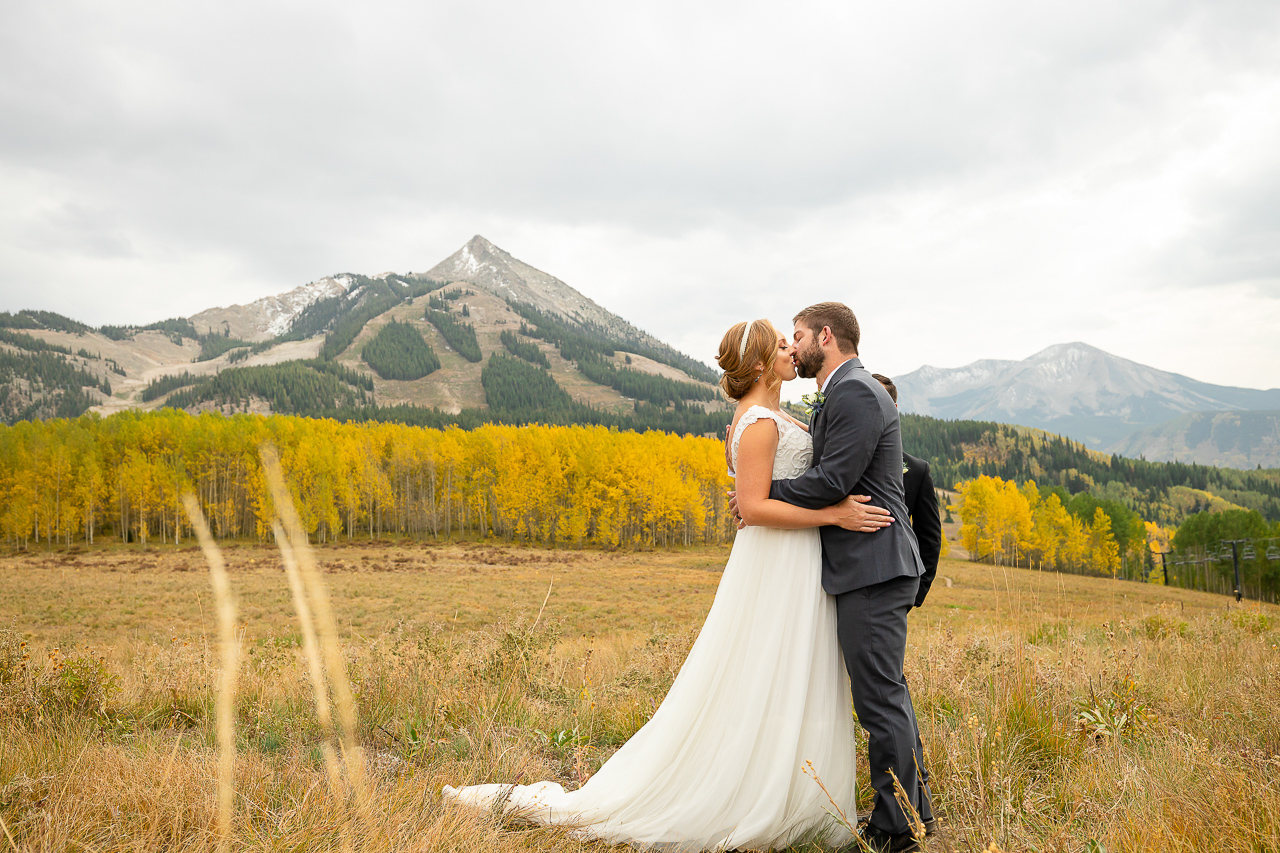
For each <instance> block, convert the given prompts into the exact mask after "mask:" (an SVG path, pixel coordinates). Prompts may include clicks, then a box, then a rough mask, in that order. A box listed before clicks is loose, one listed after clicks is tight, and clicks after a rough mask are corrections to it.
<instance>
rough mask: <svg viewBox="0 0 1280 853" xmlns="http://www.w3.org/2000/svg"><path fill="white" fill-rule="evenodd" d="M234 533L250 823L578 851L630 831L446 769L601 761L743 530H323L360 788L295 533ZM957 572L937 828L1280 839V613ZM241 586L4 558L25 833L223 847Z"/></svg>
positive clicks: (81, 841)
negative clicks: (221, 746)
mask: <svg viewBox="0 0 1280 853" xmlns="http://www.w3.org/2000/svg"><path fill="white" fill-rule="evenodd" d="M225 554H226V558H227V564H228V569H229V572H230V580H231V585H232V589H233V592H234V594H235V597H236V599H237V602H238V605H239V623H238V630H239V635H240V638H241V648H242V650H243V652H242V655H243V665H242V666H241V668H240V677H239V688H238V690H237V692H236V694H235V711H236V715H235V716H236V743H237V750H236V781H235V799H234V809H235V811H234V819H233V823H232V830H231V837H230V839H229V844H228V847H229V849H255V850H257V849H261V850H290V851H293V850H330V849H332V850H361V851H365V850H370V851H373V850H465V851H471V850H474V851H516V850H522V851H529V850H554V851H572V850H604V849H608V848H605V847H603V846H601V845H593V844H586V843H583V842H579V841H576V840H574V839H572V838H570V837H568V836H566V835H565V834H564V833H563V832H560V831H556V830H549V829H543V828H529V827H524V826H518V825H512V824H509V823H504V822H503V821H501V820H498V819H495V818H494V817H493V816H491V815H487V814H478V813H472V812H469V811H467V810H459V809H454V808H446V807H444V806H443V805H442V804H441V801H440V796H439V791H440V788H441V786H442V785H444V784H446V783H452V784H458V783H471V782H481V781H525V782H528V781H533V780H537V779H543V778H555V779H559V780H562V781H563V782H564V783H565V784H566V785H568V786H576V785H578V784H580V783H581V781H582V780H583V779H584V778H586V777H587V776H588V775H589V774H590V773H591V772H593V771H594V769H595V768H596V767H598V766H599V764H600V763H601V762H602V761H603V760H605V759H606V758H607V757H608V756H609V755H610V754H611V753H612V751H613V750H614V749H616V748H617V745H618V744H620V743H622V742H623V741H625V740H626V738H627V737H628V736H629V735H630V734H631V733H632V732H634V731H635V730H636V729H637V728H638V727H639V726H640V725H642V724H643V723H644V721H645V720H647V719H648V717H649V716H650V715H651V714H652V712H653V709H654V708H655V707H656V705H657V703H658V702H660V701H661V699H662V696H663V695H664V694H665V691H666V689H667V687H668V686H669V685H670V683H671V680H672V678H673V677H674V674H675V672H676V671H677V670H678V668H679V665H680V662H681V661H682V660H683V657H684V655H685V653H686V651H687V649H688V647H689V644H690V643H691V642H692V640H693V638H694V637H695V636H696V632H697V629H698V626H699V624H700V622H701V620H702V617H703V615H704V614H705V612H706V610H707V608H708V606H709V605H710V602H711V600H712V597H713V595H714V592H715V587H716V584H717V582H718V580H719V569H720V567H721V566H722V565H723V563H724V560H725V557H726V555H727V549H720V548H696V549H689V550H671V551H650V552H619V553H604V552H599V551H580V552H578V551H548V550H534V549H520V548H514V547H508V546H503V545H489V544H484V543H464V544H450V545H423V544H421V543H408V542H404V543H390V542H370V543H350V544H343V545H339V546H333V547H326V548H322V549H320V550H319V551H318V558H319V562H320V565H321V567H322V569H323V570H324V572H323V577H324V579H325V581H326V583H327V584H328V587H329V589H330V591H331V594H332V600H333V603H334V609H335V615H336V618H337V621H338V626H339V633H340V635H341V637H342V641H343V654H344V657H345V661H346V668H347V671H348V672H349V674H350V679H351V684H352V688H353V691H354V696H355V706H356V710H357V713H358V728H357V733H358V735H357V736H358V740H359V742H360V744H361V746H362V748H363V752H362V755H363V758H362V762H361V765H360V766H361V767H362V768H363V771H362V773H363V779H364V782H363V783H361V784H354V783H355V782H358V781H359V779H358V777H359V775H360V774H357V775H356V776H352V777H351V779H352V780H353V787H352V788H348V786H347V782H344V781H343V779H341V778H332V777H331V776H330V775H329V772H328V770H327V769H326V768H327V766H328V765H327V763H326V758H325V755H326V751H325V749H324V748H323V744H325V743H327V738H328V735H329V732H327V731H326V730H325V728H324V727H322V726H321V725H320V723H319V722H318V720H317V715H316V710H315V703H314V699H313V694H312V691H311V687H310V685H309V683H308V680H307V667H306V662H305V660H304V657H303V654H302V651H301V648H300V645H301V641H300V634H299V628H298V623H297V620H296V617H295V615H294V611H293V607H292V605H291V603H290V601H291V600H290V595H289V591H288V587H287V585H286V581H285V576H284V573H283V571H282V569H281V566H280V558H279V554H278V552H277V551H276V549H275V548H274V547H267V546H258V545H246V544H239V545H231V546H229V547H227V548H226V550H225ZM940 576H943V577H945V578H946V579H949V581H950V585H948V583H947V580H944V579H943V577H940V578H939V580H938V582H937V584H936V585H935V588H934V592H933V593H932V595H931V597H930V600H929V602H928V603H927V604H926V606H925V607H924V608H922V609H921V610H919V611H917V612H916V613H915V614H913V616H912V637H911V648H910V651H909V655H908V678H909V679H910V681H911V684H912V689H913V693H914V695H915V697H916V705H917V710H918V712H919V715H920V718H921V725H922V728H923V730H924V739H925V743H926V750H927V752H928V762H929V765H930V769H931V771H932V775H933V784H934V792H935V796H936V799H937V805H938V807H939V810H940V812H941V815H942V817H943V821H944V824H945V826H946V827H947V831H946V832H945V833H944V834H943V835H942V836H941V837H940V838H938V839H937V840H936V841H934V842H932V843H930V844H929V845H928V848H929V849H932V850H965V851H984V850H989V849H993V847H992V845H994V849H1000V850H1007V851H1015V850H1019V851H1020V850H1046V851H1101V850H1107V851H1121V850H1186V851H1198V850H1230V851H1246V850H1248V851H1255V850H1280V786H1278V784H1277V782H1276V781H1275V780H1276V779H1277V778H1280V704H1278V703H1277V701H1276V699H1277V696H1278V695H1280V652H1278V651H1277V649H1276V645H1277V643H1278V642H1280V630H1277V624H1280V613H1278V612H1277V611H1276V610H1275V609H1273V608H1266V607H1264V608H1261V609H1260V608H1258V607H1256V606H1237V605H1236V604H1235V603H1234V602H1233V601H1232V602H1229V601H1228V600H1227V599H1224V598H1222V597H1217V596H1209V595H1204V594H1198V593H1192V592H1186V591H1181V590H1166V589H1163V588H1161V587H1155V586H1151V587H1145V586H1139V585H1136V584H1130V583H1125V582H1115V581H1109V580H1099V579H1091V578H1081V577H1076V576H1069V575H1055V574H1040V573H1036V572H1029V571H1025V570H1017V569H1000V568H992V567H990V566H982V565H975V564H969V563H962V562H957V561H944V564H943V567H942V569H941V571H940ZM548 589H550V595H548ZM544 601H545V608H543V602H544ZM214 612H215V608H214V603H213V600H212V594H211V588H210V585H209V574H208V572H207V570H206V567H205V563H204V560H203V558H202V556H201V554H200V552H199V551H197V550H194V549H188V548H186V547H183V548H181V549H174V548H172V547H170V548H153V549H152V550H149V551H141V550H137V549H135V548H132V547H130V548H127V549H126V548H123V547H106V548H101V549H93V550H87V551H77V552H48V553H40V552H33V553H30V554H16V555H10V556H5V557H0V818H2V819H3V827H2V829H3V833H0V836H2V837H0V849H14V850H22V851H27V850H32V851H54V850H58V851H62V850H102V851H106V850H139V851H141V850H212V849H217V848H218V845H219V836H218V833H217V831H216V826H217V823H216V821H217V813H218V797H217V793H218V788H217V781H216V780H217V766H218V754H217V732H216V726H215V713H214V707H215V698H216V685H217V682H218V673H219V667H218V647H217V642H216V639H217V627H216V622H215V617H214ZM360 792H363V794H362V795H360ZM805 849H808V848H805Z"/></svg>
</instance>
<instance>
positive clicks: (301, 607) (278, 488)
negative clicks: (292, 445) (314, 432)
mask: <svg viewBox="0 0 1280 853" xmlns="http://www.w3.org/2000/svg"><path fill="white" fill-rule="evenodd" d="M259 452H260V455H261V457H262V470H263V473H264V474H266V477H267V484H268V486H269V487H270V488H271V499H272V502H273V503H274V504H275V512H276V517H277V518H278V519H279V522H276V521H275V520H273V522H272V525H273V530H274V531H275V532H276V542H277V544H278V545H279V547H280V554H281V557H282V559H283V560H284V563H285V572H286V574H290V575H292V574H296V575H297V577H298V578H299V579H300V581H301V587H302V589H301V590H299V589H298V586H299V584H297V583H296V582H295V581H294V579H293V577H290V581H289V584H290V591H291V592H292V593H293V600H294V606H295V607H297V609H298V618H299V620H301V622H302V623H303V628H302V631H303V639H304V642H306V639H307V636H308V634H310V635H311V641H310V645H311V648H312V651H311V652H310V653H309V660H308V662H309V671H310V673H311V678H312V684H313V685H314V687H315V694H316V712H317V714H318V715H319V716H320V717H321V724H322V725H325V726H326V727H327V726H328V719H327V718H328V716H329V705H328V702H327V700H326V699H325V690H324V685H325V683H326V681H325V679H324V677H323V674H319V673H318V672H317V670H318V669H319V667H318V662H317V660H316V655H315V651H314V649H315V640H316V638H317V637H318V639H319V645H320V649H321V652H322V654H323V658H324V664H325V668H326V669H327V670H328V673H327V674H328V680H327V683H328V685H329V687H330V689H331V690H332V691H333V698H334V704H335V705H336V706H337V710H338V733H339V738H340V741H339V743H340V744H341V748H342V761H343V765H344V767H345V768H346V771H347V781H348V782H349V784H350V785H351V788H352V791H353V793H354V794H355V798H356V807H357V809H359V811H360V813H361V815H362V816H363V817H364V818H365V819H366V821H365V822H366V824H367V823H368V817H369V815H368V808H369V795H368V791H367V788H366V784H365V778H364V755H363V752H362V750H361V749H360V746H359V744H358V743H357V742H356V703H355V697H354V695H353V694H352V692H351V682H350V681H349V680H348V678H347V665H346V661H345V660H343V657H342V649H341V647H340V646H339V644H338V623H337V620H336V619H334V616H333V607H332V605H331V604H330V602H329V589H328V587H327V586H325V583H324V580H323V579H322V578H321V577H320V570H319V568H318V567H317V565H316V557H315V552H313V551H312V550H311V543H310V542H309V541H308V539H307V534H306V528H304V527H303V525H302V520H301V519H300V518H299V517H298V512H297V510H296V509H295V508H294V505H293V498H292V496H291V495H290V494H289V488H288V486H287V485H285V479H284V472H283V471H282V470H281V469H280V455H279V453H278V452H277V451H276V449H275V447H273V446H272V445H270V444H264V445H262V447H261V449H260V451H259ZM282 533H283V534H284V535H283V536H282V535H281V534H282ZM291 567H292V568H291ZM312 619H314V622H315V624H314V626H311V627H309V626H308V622H310V621H311V620H312ZM326 763H327V765H328V766H329V770H330V779H331V781H332V778H333V762H332V758H331V756H326Z"/></svg>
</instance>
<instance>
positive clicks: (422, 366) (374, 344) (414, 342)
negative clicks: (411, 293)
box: [361, 320, 440, 380]
mask: <svg viewBox="0 0 1280 853" xmlns="http://www.w3.org/2000/svg"><path fill="white" fill-rule="evenodd" d="M361 358H363V359H364V361H365V364H368V365H369V366H370V367H372V368H373V369H374V371H375V372H376V373H377V374H378V375H379V376H381V377H382V378H383V379H404V380H414V379H421V378H422V377H424V376H426V375H427V374H429V373H431V372H433V371H436V370H439V369H440V358H439V357H438V356H437V355H436V354H435V351H434V350H433V349H431V345H430V344H428V343H427V342H426V340H425V339H423V337H422V333H421V332H419V331H418V330H417V329H415V328H414V327H413V326H412V325H410V324H408V323H397V322H396V321H395V320H392V321H391V322H390V323H387V324H386V325H385V326H383V327H382V328H381V329H379V330H378V334H376V335H374V337H373V340H371V341H369V342H368V343H367V344H365V345H364V350H363V352H362V353H361Z"/></svg>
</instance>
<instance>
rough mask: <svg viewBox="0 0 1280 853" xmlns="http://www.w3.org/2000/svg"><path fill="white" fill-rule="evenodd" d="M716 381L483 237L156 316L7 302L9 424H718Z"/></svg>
mask: <svg viewBox="0 0 1280 853" xmlns="http://www.w3.org/2000/svg"><path fill="white" fill-rule="evenodd" d="M20 330H21V331H20ZM409 330H411V331H409ZM384 332H386V333H387V334H383V333H384ZM415 353H416V355H415ZM410 362H412V364H413V365H416V367H414V368H413V369H408V366H409V363H410ZM375 364H376V365H378V366H376V367H375ZM108 374H110V375H108ZM717 378H718V374H717V373H716V372H715V371H714V370H712V369H711V367H710V366H708V365H707V364H705V363H703V362H700V361H698V360H696V359H693V358H691V357H689V356H687V355H685V354H683V353H681V352H679V351H677V350H676V349H675V348H673V347H671V346H669V345H667V344H665V343H663V342H662V341H660V340H658V339H657V338H655V337H653V336H652V335H650V334H648V333H646V332H643V331H641V330H640V329H638V328H636V327H635V326H633V325H632V324H631V323H629V322H627V321H626V320H624V319H623V318H621V317H619V316H617V315H615V314H613V313H611V312H609V311H607V310H605V309H604V308H603V307H601V306H600V305H598V304H597V303H596V302H594V301H593V300H591V299H589V298H588V297H586V296H585V295H584V294H582V293H580V292H579V291H577V290H575V289H574V288H572V287H570V286H569V285H567V284H565V283H564V282H563V281H561V280H560V279H558V278H555V277H554V276H551V275H548V274H547V273H544V272H542V271H540V270H537V269H535V268H534V267H532V266H530V265H529V264H526V263H524V262H523V261H520V260H518V259H517V258H515V257H513V256H512V255H511V254H509V253H508V252H506V251H504V250H502V249H500V248H498V247H497V246H495V245H493V244H492V243H490V242H489V241H488V240H486V239H485V238H484V237H482V236H479V235H477V236H475V237H473V238H472V239H471V240H469V241H468V242H467V243H466V244H465V245H464V246H463V247H462V248H461V249H459V250H458V251H457V252H455V253H453V255H451V256H450V257H448V258H446V259H445V260H443V261H441V262H440V263H438V264H436V265H435V266H434V267H433V268H432V269H431V270H430V271H428V272H425V273H421V272H418V273H408V272H407V273H403V274H401V273H394V272H385V273H380V274H378V275H362V274H358V273H339V274H335V275H331V276H326V277H325V278H322V279H319V280H317V281H313V282H310V283H309V284H306V285H303V286H301V287H298V288H295V289H293V290H292V291H289V292H287V293H282V294H278V295H275V296H270V297H265V298H263V299H259V300H255V301H253V302H251V303H249V304H247V305H232V306H229V307H219V308H210V309H206V310H204V311H201V312H199V313H197V314H195V315H192V316H191V317H189V318H173V319H169V320H163V321H160V322H158V323H151V324H148V325H146V326H111V327H102V328H100V329H92V328H90V327H88V326H86V325H85V324H83V323H77V322H75V321H73V320H70V319H69V318H65V317H61V316H60V315H54V314H50V313H48V312H33V311H19V312H17V313H16V314H9V313H3V314H0V421H3V422H9V423H12V422H15V421H16V420H23V419H42V418H48V417H55V416H59V417H74V416H76V415H78V414H81V413H82V412H84V411H86V410H93V411H96V412H98V413H100V414H111V413H113V412H118V411H123V410H128V409H152V408H156V407H161V406H174V407H179V408H183V409H186V410H188V411H192V412H195V411H201V410H204V409H218V410H220V411H223V412H228V413H229V412H237V411H251V412H261V413H268V412H277V413H293V414H307V415H316V416H324V417H342V418H347V419H394V420H399V421H402V422H410V423H421V424H424V425H444V424H448V423H458V424H463V425H478V424H480V423H484V422H490V421H494V420H497V421H500V422H504V423H518V422H529V421H539V422H555V423H593V424H601V425H607V426H615V427H619V428H639V429H654V428H656V429H667V430H671V431H676V432H695V433H715V432H719V431H720V430H721V429H722V428H723V422H724V420H725V415H724V407H725V403H724V401H723V400H722V399H721V396H720V394H719V389H718V388H717V387H716V380H717Z"/></svg>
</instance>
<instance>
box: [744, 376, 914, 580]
mask: <svg viewBox="0 0 1280 853" xmlns="http://www.w3.org/2000/svg"><path fill="white" fill-rule="evenodd" d="M809 429H810V432H811V434H812V436H813V465H812V467H810V468H809V470H808V471H806V472H805V473H803V474H801V475H800V476H799V477H796V478H795V479H792V480H774V481H773V486H772V487H771V488H770V490H769V497H771V498H774V499H776V500H780V501H786V502H787V503H789V504H794V505H796V506H803V507H808V508H810V509H818V508H821V507H825V506H830V505H831V504H833V503H837V502H838V501H841V500H843V499H844V498H845V497H846V496H847V495H869V496H870V497H871V503H872V504H873V505H875V506H879V507H884V508H885V509H887V510H889V514H890V515H892V516H893V518H894V519H895V520H894V522H893V524H890V525H889V526H888V527H884V528H881V529H880V530H877V531H876V532H874V533H857V532H855V531H852V530H844V529H842V528H839V527H823V528H822V529H821V533H822V588H823V589H825V590H826V591H827V592H828V593H830V594H831V595H839V594H840V593H842V592H850V591H852V590H855V589H862V588H863V587H867V586H871V585H872V584H877V583H881V582H883V581H887V580H892V579H893V578H897V577H904V576H905V577H919V576H920V575H923V574H924V564H923V563H922V562H921V561H920V548H919V546H918V545H917V544H916V538H915V534H913V533H912V532H911V524H910V522H909V521H908V519H909V514H908V512H907V507H906V502H905V498H904V495H903V489H902V434H901V431H900V429H899V421H898V409H897V407H896V406H895V405H894V404H893V400H892V399H891V398H890V397H889V394H888V392H887V391H885V390H884V386H883V385H881V384H880V383H879V382H877V381H876V380H875V379H873V378H872V376H871V374H870V373H869V372H868V371H867V369H866V368H864V367H863V366H862V362H861V361H860V360H858V359H857V358H851V359H849V360H848V361H846V362H845V363H844V364H842V365H840V366H839V367H838V368H836V371H835V373H834V374H833V375H832V377H831V381H830V382H828V383H827V391H826V399H825V401H824V402H823V404H822V408H821V409H820V410H819V411H818V413H817V414H816V415H814V417H813V422H812V423H811V424H810V425H809Z"/></svg>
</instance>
